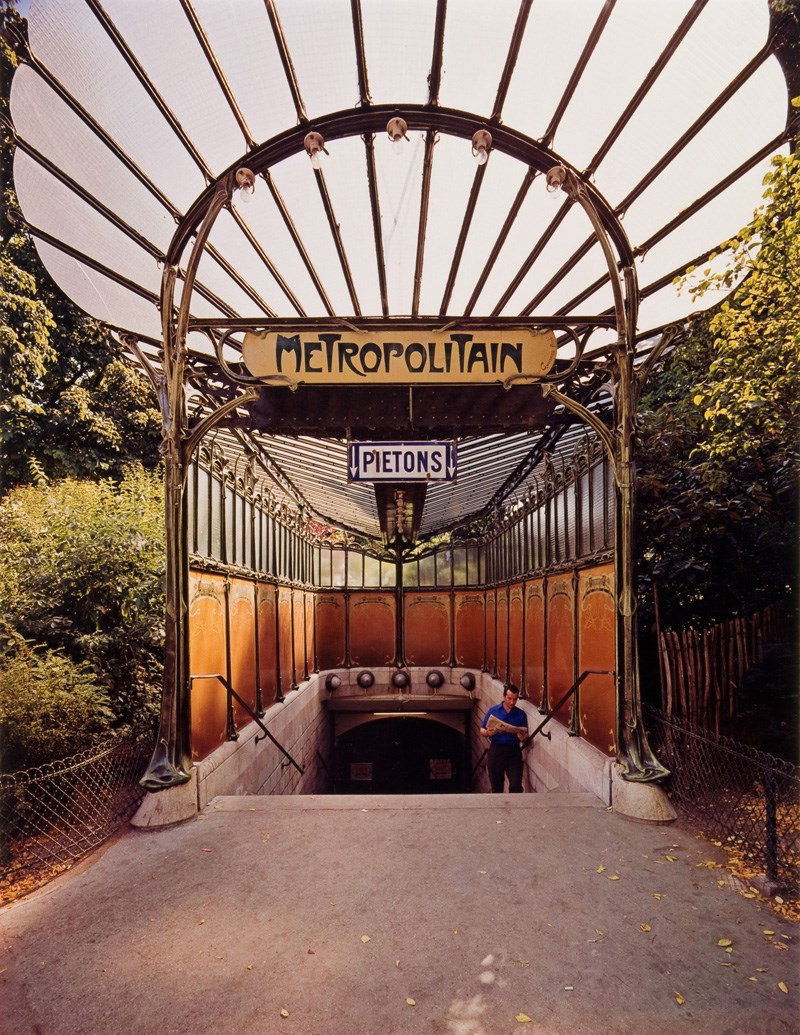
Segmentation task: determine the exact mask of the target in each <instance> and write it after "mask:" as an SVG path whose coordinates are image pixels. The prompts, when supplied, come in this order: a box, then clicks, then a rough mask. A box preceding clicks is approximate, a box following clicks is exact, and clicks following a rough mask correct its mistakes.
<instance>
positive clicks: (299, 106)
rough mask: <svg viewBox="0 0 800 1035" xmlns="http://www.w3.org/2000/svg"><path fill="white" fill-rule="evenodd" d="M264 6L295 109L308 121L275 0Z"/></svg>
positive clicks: (302, 120) (301, 118)
mask: <svg viewBox="0 0 800 1035" xmlns="http://www.w3.org/2000/svg"><path fill="white" fill-rule="evenodd" d="M264 6H265V7H266V9H267V15H268V16H269V23H270V25H271V26H272V35H273V36H274V38H275V45H276V46H277V48H278V55H279V57H280V59H281V64H282V65H283V71H284V73H285V74H286V82H287V84H288V86H289V92H290V93H291V95H292V101H293V103H294V108H295V111H296V112H297V121H298V122H301V123H302V122H308V116H307V115H306V109H305V105H304V104H303V98H302V97H301V96H300V86H299V84H298V82H297V73H296V72H295V68H294V64H293V63H292V57H291V54H290V53H289V47H288V45H287V43H286V37H285V36H284V34H283V26H282V25H281V20H280V18H279V17H278V11H277V9H276V7H275V2H274V0H264Z"/></svg>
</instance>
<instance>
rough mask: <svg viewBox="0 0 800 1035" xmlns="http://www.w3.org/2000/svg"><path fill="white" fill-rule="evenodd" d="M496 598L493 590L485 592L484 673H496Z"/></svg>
mask: <svg viewBox="0 0 800 1035" xmlns="http://www.w3.org/2000/svg"><path fill="white" fill-rule="evenodd" d="M496 608H497V596H496V593H495V591H494V590H493V589H487V590H486V671H487V672H496V671H497V626H496V624H495V623H496V618H497V616H496V614H495V611H496Z"/></svg>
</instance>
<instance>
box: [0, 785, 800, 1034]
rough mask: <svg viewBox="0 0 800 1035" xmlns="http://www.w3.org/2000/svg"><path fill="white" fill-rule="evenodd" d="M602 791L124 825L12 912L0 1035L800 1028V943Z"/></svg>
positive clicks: (259, 808)
mask: <svg viewBox="0 0 800 1035" xmlns="http://www.w3.org/2000/svg"><path fill="white" fill-rule="evenodd" d="M593 801H594V800H593V799H589V798H588V797H583V796H580V795H572V796H566V795H560V794H549V795H524V796H513V797H512V796H509V795H506V796H504V797H503V798H497V797H492V796H489V795H452V796H442V797H439V798H432V797H369V798H365V797H355V796H353V797H327V798H326V797H316V798H224V799H217V800H216V801H215V802H214V803H212V807H210V809H209V811H208V812H207V813H206V814H205V815H203V816H202V817H200V819H198V820H197V821H195V822H191V823H188V824H185V825H183V826H179V827H176V828H174V829H171V830H167V831H162V832H159V833H156V832H152V831H147V832H140V831H130V832H129V833H127V834H125V835H124V836H123V837H121V838H119V839H118V840H116V841H115V842H114V843H113V844H111V845H110V847H108V848H107V849H106V850H105V851H104V852H103V853H102V854H101V855H99V856H95V857H94V858H93V859H92V860H90V861H89V862H88V863H84V864H83V865H82V866H81V867H80V868H78V869H77V870H76V871H72V872H71V873H70V874H68V875H66V876H65V877H63V878H60V879H59V880H58V881H56V882H55V883H53V884H52V885H50V886H49V887H48V888H46V889H44V890H43V891H41V892H38V893H36V894H34V895H33V896H31V897H30V898H28V899H26V900H23V901H21V902H18V903H15V904H13V905H11V906H8V907H6V908H5V909H3V910H2V911H0V937H2V950H3V956H2V961H0V970H2V973H0V982H2V983H3V984H2V986H1V987H0V995H2V1001H3V1004H4V1008H3V1010H2V1011H1V1012H0V1018H2V1020H0V1030H2V1032H3V1033H9V1035H10V1033H13V1035H27V1033H32V1032H36V1033H40V1035H70V1033H78V1032H81V1033H107V1032H115V1033H116V1032H121V1033H122V1032H124V1033H156V1032H158V1033H168V1032H181V1033H186V1032H203V1033H216V1032H248V1033H261V1032H265V1033H272V1032H280V1033H286V1035H300V1033H302V1035H307V1033H319V1035H360V1033H379V1035H390V1033H395V1032H433V1033H454V1035H480V1033H486V1035H490V1033H495V1032H512V1031H519V1032H523V1031H527V1032H547V1033H562V1032H563V1033H566V1032H570V1033H571V1032H592V1033H594V1032H603V1033H615V1032H632V1031H634V1030H635V1031H647V1032H648V1033H659V1032H670V1033H672V1032H676V1031H678V1032H680V1031H687V1032H688V1031H691V1032H714V1033H722V1032H737V1033H741V1032H748V1033H757V1032H764V1033H770V1035H775V1033H781V1032H796V1031H798V1030H800V1023H798V1018H800V1011H798V977H797V974H798V968H797V946H796V944H795V934H796V933H797V932H796V929H794V928H792V926H791V925H790V924H787V923H786V921H783V920H781V919H779V918H778V917H776V915H775V914H774V913H773V912H772V911H771V910H770V908H769V907H768V906H767V905H765V904H764V903H763V902H760V901H758V900H748V899H745V898H742V896H741V894H739V893H738V892H737V891H736V890H735V888H733V887H732V886H731V885H730V884H729V883H726V882H725V880H724V873H725V871H723V870H720V869H711V868H708V867H706V866H698V865H697V864H698V863H702V862H708V861H711V860H713V859H714V858H715V856H714V855H713V853H714V851H715V850H714V849H713V848H709V847H708V846H707V844H706V843H705V842H702V841H699V840H697V839H695V838H694V837H693V836H692V835H691V834H687V833H686V832H685V831H681V830H680V829H678V828H676V827H655V826H649V825H645V824H637V823H633V822H631V821H628V820H625V819H622V818H620V817H618V816H616V815H614V814H613V813H610V812H606V811H605V810H604V809H603V808H602V806H600V807H598V806H596V805H595V804H593ZM717 857H719V856H717ZM600 867H605V869H604V870H603V871H602V872H598V870H599V869H600ZM617 876H618V877H619V879H618V880H615V879H613V878H615V877H617ZM720 880H722V882H723V884H724V885H725V886H722V887H721V886H720V885H719V883H718V882H719V881H720ZM765 930H766V931H774V932H775V933H774V935H771V936H770V935H765V934H764V933H763V932H764V931H765ZM783 935H787V936H788V938H785V937H782V936H783ZM720 939H729V940H730V942H731V945H730V946H729V947H730V949H731V950H732V951H730V952H726V951H725V947H721V946H719V945H718V944H717V943H718V941H719V940H720ZM780 982H784V983H785V985H786V987H787V988H788V992H786V993H785V992H784V991H782V990H781V989H780V987H779V983H780ZM679 1000H682V1001H679ZM282 1010H285V1011H287V1012H288V1016H285V1017H283V1016H281V1011H282ZM518 1014H519V1015H522V1014H524V1015H526V1016H527V1017H529V1018H531V1021H530V1023H527V1022H525V1021H524V1020H518V1019H516V1017H517V1015H518Z"/></svg>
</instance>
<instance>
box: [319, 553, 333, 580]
mask: <svg viewBox="0 0 800 1035" xmlns="http://www.w3.org/2000/svg"><path fill="white" fill-rule="evenodd" d="M331 578H332V575H331V551H330V549H329V548H328V547H327V546H321V547H320V549H319V584H320V586H330V585H331Z"/></svg>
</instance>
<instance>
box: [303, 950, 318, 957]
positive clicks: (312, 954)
mask: <svg viewBox="0 0 800 1035" xmlns="http://www.w3.org/2000/svg"><path fill="white" fill-rule="evenodd" d="M306 952H307V954H308V955H309V956H316V955H317V954H316V952H315V951H314V950H313V949H307V950H306Z"/></svg>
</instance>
